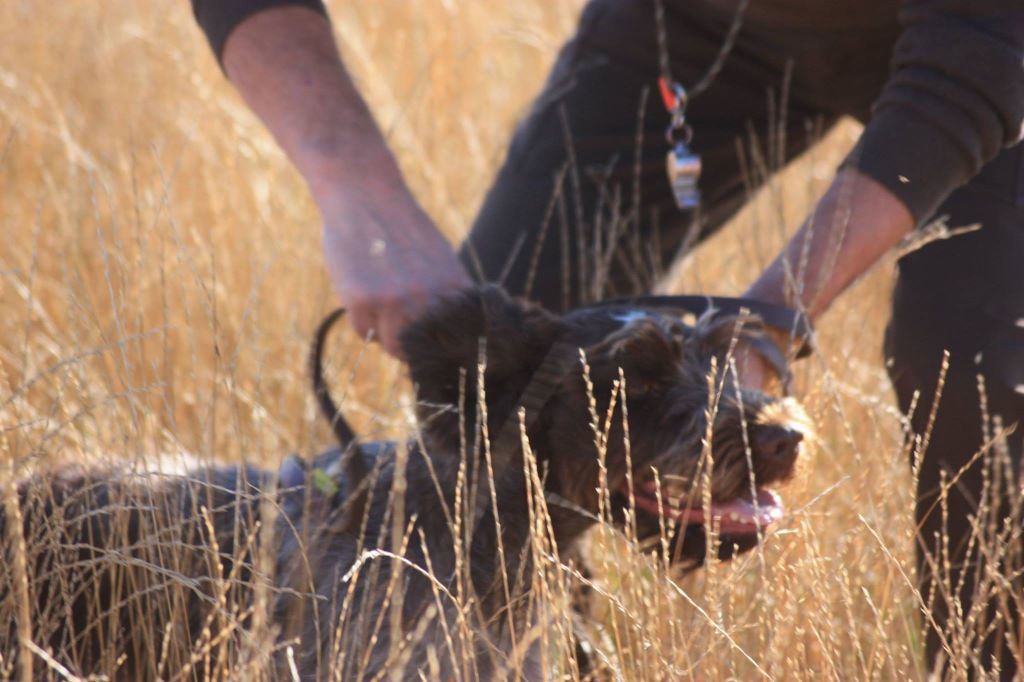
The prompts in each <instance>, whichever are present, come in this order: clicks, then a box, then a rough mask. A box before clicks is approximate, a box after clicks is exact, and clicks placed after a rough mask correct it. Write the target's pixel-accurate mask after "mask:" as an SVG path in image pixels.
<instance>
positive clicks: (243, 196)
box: [0, 0, 925, 680]
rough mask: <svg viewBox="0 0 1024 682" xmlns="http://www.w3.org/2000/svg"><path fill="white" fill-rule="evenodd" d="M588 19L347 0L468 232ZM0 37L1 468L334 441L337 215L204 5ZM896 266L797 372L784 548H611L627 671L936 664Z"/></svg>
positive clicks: (368, 61) (827, 324) (792, 172)
mask: <svg viewBox="0 0 1024 682" xmlns="http://www.w3.org/2000/svg"><path fill="white" fill-rule="evenodd" d="M580 4H581V3H580V2H579V1H578V0H576V1H574V2H572V3H551V2H540V1H538V0H527V1H525V2H516V3H496V2H480V3H469V2H456V1H455V0H424V1H423V2H418V3H406V2H397V1H395V0H387V1H381V0H348V1H346V2H340V0H338V1H335V2H332V3H331V9H332V10H333V18H334V22H335V28H336V32H337V34H338V36H339V38H340V40H341V41H342V43H343V53H344V56H345V59H346V62H347V64H348V65H349V67H350V69H351V70H352V71H353V73H354V74H355V75H356V76H357V78H358V80H359V82H360V84H361V86H362V91H363V93H364V94H365V96H366V97H367V99H368V100H369V102H370V103H371V106H372V108H373V110H374V112H375V114H376V116H377V118H378V121H379V122H380V124H381V126H382V128H383V129H384V130H385V131H386V132H387V135H388V138H389V140H390V142H391V144H392V147H393V148H394V150H395V151H396V153H397V155H398V157H399V159H400V162H401V163H402V166H403V169H404V171H405V173H406V176H407V177H408V180H409V183H410V185H411V186H412V187H413V189H414V190H415V193H416V194H417V196H418V197H419V198H420V200H421V201H422V202H423V204H424V205H425V207H426V208H427V210H428V211H429V213H430V214H431V215H432V216H433V217H434V218H435V219H436V220H437V222H438V224H439V225H440V226H441V227H442V229H443V230H444V232H445V233H446V234H447V235H448V236H449V237H450V238H451V239H452V240H453V241H457V240H458V239H459V238H461V236H462V235H463V234H464V233H465V231H466V229H467V226H468V225H469V223H470V221H471V219H472V216H473V214H474V211H475V209H476V206H477V204H478V203H479V201H480V199H481V197H482V195H483V192H484V191H485V189H486V187H487V184H488V180H489V178H490V177H491V175H492V174H493V172H494V171H495V169H496V167H497V164H498V163H499V162H500V160H501V157H502V154H503V152H504V146H505V144H506V142H507V140H508V138H509V135H510V133H511V130H512V127H513V125H514V123H515V121H516V120H517V119H518V118H519V117H520V116H521V115H522V114H523V112H524V110H525V108H526V107H527V106H528V104H529V102H530V98H531V95H532V93H534V92H535V91H536V90H537V88H538V87H539V85H540V84H541V82H542V80H543V78H544V76H545V73H546V69H547V68H548V66H549V65H550V63H551V62H552V60H553V58H554V55H555V53H556V50H557V49H558V47H559V45H560V43H561V41H562V40H563V39H564V38H565V37H566V36H567V35H568V34H569V33H570V31H571V30H572V27H573V25H574V19H575V14H576V12H577V11H578V9H579V6H580ZM0 35H2V36H3V38H2V39H0V235H2V237H3V245H2V248H0V309H2V310H3V315H2V316H0V426H2V436H0V460H2V461H3V462H4V467H6V468H4V469H0V472H3V473H2V475H4V476H8V477H9V476H10V475H12V474H13V475H16V476H22V475H25V474H26V473H27V472H29V471H30V470H31V469H32V468H34V467H38V466H39V465H40V464H43V463H45V462H52V461H62V460H65V459H69V458H70V459H93V458H100V459H102V458H111V457H115V458H121V457H127V458H136V457H143V458H145V457H154V456H156V455H159V454H161V453H168V452H179V451H188V452H193V453H200V454H201V455H202V456H210V457H213V458H215V459H218V460H238V459H242V458H244V459H245V460H247V461H250V462H253V463H256V464H260V465H267V466H272V465H276V463H277V462H278V461H279V460H280V459H281V458H282V457H283V456H284V455H286V454H287V453H289V452H299V453H302V454H306V455H311V454H314V453H315V452H317V451H318V450H319V449H322V447H324V446H327V445H329V444H330V434H329V432H328V430H327V429H326V428H325V427H324V426H323V425H322V424H321V423H320V422H319V421H318V418H317V414H316V410H315V406H314V402H313V399H312V395H311V392H310V390H309V388H308V381H307V377H306V364H305V357H306V350H307V344H308V341H309V338H310V335H311V333H312V331H313V329H314V327H315V325H316V323H317V322H318V320H319V319H320V317H321V316H322V315H323V314H324V313H325V312H327V311H328V310H329V309H331V308H332V307H334V305H335V304H336V301H335V299H334V298H333V294H332V292H331V291H330V287H329V284H328V280H327V277H326V273H325V271H324V268H323V265H322V261H321V256H320V242H319V223H318V216H317V213H316V209H315V207H314V205H313V204H312V202H311V200H310V198H309V196H308V194H307V192H306V191H305V188H304V186H303V184H302V181H301V179H300V178H299V176H298V175H297V174H296V173H295V172H294V170H293V169H292V168H291V166H290V165H289V163H288V162H287V160H286V159H285V157H284V156H283V154H282V153H281V152H280V151H279V150H278V149H277V148H276V146H275V144H274V142H273V141H272V139H271V138H270V137H269V136H268V134H267V133H266V132H265V131H264V130H263V129H262V127H261V126H260V124H259V123H258V122H257V121H256V120H255V119H254V118H253V116H252V115H250V114H249V112H248V110H247V109H246V108H245V106H244V105H243V104H242V102H241V100H240V99H239V97H238V96H237V95H236V94H235V93H234V92H233V90H232V89H231V87H230V86H229V85H228V83H227V82H226V81H225V79H224V78H223V77H222V75H221V73H220V71H219V70H218V68H217V66H216V64H215V63H214V60H213V58H212V57H211V55H210V52H209V50H208V48H207V46H206V44H205V41H204V39H203V37H202V35H201V33H200V31H199V30H198V28H197V27H196V26H195V24H194V22H193V20H192V17H191V13H190V11H189V7H188V3H187V2H185V0H177V1H176V2H157V3H140V2H129V1H128V0H108V1H107V2H103V3H91V2H90V3H87V2H46V3H40V2H31V1H29V0H7V1H6V2H3V3H0ZM856 133H857V128H856V126H855V125H854V124H852V123H851V124H844V125H843V126H841V127H840V129H839V130H837V131H835V132H833V133H832V134H831V135H830V136H829V137H828V138H827V139H826V140H825V141H824V143H823V144H821V145H819V147H818V148H817V149H816V150H814V151H813V152H812V153H811V154H810V155H809V157H808V158H805V159H802V160H800V161H799V162H798V163H796V164H794V166H793V167H792V168H790V169H788V170H787V171H786V172H784V173H782V174H781V175H780V176H779V177H777V178H776V179H775V180H773V181H772V182H771V184H770V185H769V186H767V187H766V188H765V189H764V190H762V191H760V192H759V194H758V195H757V197H756V200H755V201H754V202H753V204H752V206H751V207H750V208H749V209H747V210H746V211H744V212H743V214H742V215H741V216H740V217H739V218H738V219H737V220H736V221H735V224H734V225H732V226H730V227H729V228H728V229H726V230H724V231H723V232H722V233H721V234H720V235H719V236H717V237H715V238H714V239H712V240H711V241H710V242H709V243H707V244H705V245H703V246H702V247H701V248H700V249H699V250H698V251H697V252H696V253H695V254H694V255H693V256H691V257H690V259H689V260H688V261H687V262H686V263H685V264H684V265H683V266H682V267H680V268H679V272H678V273H677V280H676V281H675V282H673V283H672V285H671V287H670V288H671V290H673V291H686V292H708V293H718V294H738V293H739V292H740V291H742V289H743V288H744V287H745V286H746V285H747V284H748V283H749V282H750V281H752V280H753V278H754V277H755V276H756V275H757V273H758V271H759V268H760V266H762V265H764V264H766V263H767V262H768V260H769V259H770V258H771V257H773V255H774V253H775V250H776V249H777V248H778V247H779V246H780V245H781V244H782V242H783V239H784V238H785V236H786V234H787V233H789V232H791V231H792V230H793V229H795V227H796V226H797V225H798V223H799V220H800V219H801V217H802V215H803V214H804V212H805V211H806V210H807V209H808V208H809V207H810V206H811V202H812V201H813V199H814V198H815V196H816V194H817V193H818V192H819V191H821V190H822V189H823V188H824V186H825V183H826V182H827V180H828V179H829V178H830V176H831V173H832V170H833V169H834V167H835V165H836V163H837V162H838V161H839V160H840V159H841V158H842V155H843V153H844V152H845V150H846V149H848V148H849V146H850V145H851V143H852V141H853V139H854V137H855V135H856ZM755 234H756V235H757V238H756V239H755V238H754V235H755ZM891 275H892V261H891V260H887V261H885V262H884V263H883V264H882V265H881V266H880V267H878V268H876V269H875V271H873V272H872V273H871V274H870V275H869V276H867V277H865V278H864V279H863V280H862V281H861V282H859V283H858V284H857V285H856V286H855V287H854V288H853V289H851V290H850V291H849V292H848V293H847V294H846V295H845V296H844V297H843V298H842V299H841V300H840V301H839V303H838V304H837V305H836V306H835V307H834V309H832V310H831V311H830V312H829V313H828V314H827V315H826V316H825V317H824V319H823V320H822V321H821V322H820V324H819V328H820V330H821V331H820V352H819V354H818V355H816V356H815V357H814V358H813V359H811V360H810V361H808V362H806V363H803V366H802V367H800V368H799V372H798V374H799V376H798V379H799V381H798V394H799V395H800V396H801V397H802V399H803V400H804V401H805V403H806V406H807V409H808V411H809V412H810V413H811V415H812V416H813V418H814V420H815V421H816V423H817V425H818V432H819V437H818V439H817V443H816V445H815V446H814V447H813V448H812V449H811V450H810V452H809V454H808V456H807V457H806V458H805V460H804V462H803V464H802V469H801V473H800V476H799V478H798V480H796V481H795V482H793V483H792V484H791V485H789V487H788V488H787V489H785V490H784V494H785V496H786V499H787V505H788V508H789V510H790V511H791V516H789V517H788V518H787V519H786V522H785V528H784V530H783V531H782V532H780V533H778V534H776V535H774V536H773V537H772V538H771V539H770V541H769V542H768V543H767V544H766V546H764V547H763V549H761V550H758V551H756V552H753V553H751V554H749V555H745V556H744V557H743V558H742V559H740V560H738V561H736V562H733V563H731V564H723V565H715V566H711V567H709V568H708V569H707V570H704V571H699V572H696V573H695V574H693V575H691V576H687V577H685V578H679V577H672V576H668V575H665V574H664V572H663V571H662V570H661V569H660V568H658V566H657V564H656V563H655V562H654V561H653V560H651V559H649V558H646V557H642V556H640V555H638V554H637V553H636V552H635V550H633V549H632V548H630V547H628V546H627V545H626V544H625V543H622V542H619V541H617V540H612V539H609V537H608V533H606V532H603V531H600V530H599V531H598V532H597V533H595V537H594V538H593V542H594V543H598V544H602V545H603V546H604V551H601V552H597V553H596V555H597V557H598V558H597V560H596V561H595V562H594V569H595V577H596V580H597V583H598V585H599V587H600V590H601V591H604V592H607V593H608V594H611V595H614V599H608V598H600V597H599V598H598V600H597V601H598V604H597V608H596V612H595V613H594V623H593V624H592V626H591V629H592V634H593V636H594V638H595V640H596V641H597V642H598V644H599V646H600V647H601V648H602V649H603V650H604V651H605V652H606V654H607V655H608V657H609V659H610V661H611V662H612V664H613V665H614V666H616V667H617V668H618V669H619V670H620V671H621V673H622V675H623V677H624V678H625V679H627V680H670V679H671V680H675V679H694V680H727V679H739V680H746V679H760V678H763V677H766V678H770V679H776V680H818V679H836V680H861V679H865V680H866V679H901V680H902V679H907V678H910V679H923V677H924V676H925V670H924V667H923V663H922V662H921V660H920V659H921V655H920V650H921V641H922V619H921V614H920V611H919V609H918V606H917V598H916V596H915V593H914V590H913V586H912V580H913V576H914V568H913V563H914V562H913V559H912V501H913V492H912V491H913V481H912V479H911V472H910V470H909V467H908V460H909V456H908V453H907V450H906V449H905V447H904V445H903V443H904V439H903V435H904V434H903V430H902V422H901V417H900V415H899V414H898V412H897V411H896V409H895V407H894V401H893V397H892V393H891V388H890V386H889V383H888V380H887V378H886V375H885V371H884V367H883V362H882V357H881V351H880V347H881V334H882V329H883V326H884V323H885V320H886V316H887V312H888V311H887V299H888V296H889V289H890V285H891ZM332 346H333V348H332V352H331V355H332V361H333V366H334V373H333V383H334V384H335V386H346V388H345V389H344V392H345V403H346V410H347V412H348V414H349V415H350V416H351V417H352V420H353V422H354V423H355V425H356V426H357V427H358V429H359V430H360V431H361V432H362V433H364V434H367V435H371V436H390V437H394V436H396V435H400V434H403V433H408V431H409V425H410V416H409V415H410V409H409V408H410V394H409V391H408V386H407V384H406V383H405V382H404V379H403V371H402V367H401V366H399V365H398V364H397V363H395V362H393V361H391V360H388V359H386V358H384V357H383V356H382V354H381V353H379V352H378V351H377V350H376V349H375V348H364V347H363V344H362V342H361V341H359V340H357V339H356V338H355V337H354V336H353V335H351V334H350V333H349V332H347V331H346V333H345V335H344V336H343V338H342V340H341V341H338V342H336V343H334V344H332ZM347 377H351V380H349V379H348V378H347ZM336 390H340V389H336ZM609 548H613V549H609ZM554 596H557V595H554ZM8 606H9V604H8ZM4 608H7V607H5V606H4V604H3V603H2V602H0V627H3V622H2V621H7V620H9V617H10V616H9V615H8V613H7V612H4V611H3V609H4ZM225 670H227V669H225ZM222 672H224V671H222ZM229 672H230V671H229ZM556 673H557V674H566V675H570V676H571V673H570V672H569V671H568V668H567V667H566V666H565V665H564V664H559V665H556V666H555V667H554V669H553V671H552V675H553V676H554V675H555V674H556ZM14 674H15V671H14V670H13V668H12V667H11V665H10V661H9V660H8V662H7V664H6V667H5V665H4V664H2V663H0V678H3V677H5V676H13V675H14ZM223 676H231V675H230V674H228V673H224V675H223Z"/></svg>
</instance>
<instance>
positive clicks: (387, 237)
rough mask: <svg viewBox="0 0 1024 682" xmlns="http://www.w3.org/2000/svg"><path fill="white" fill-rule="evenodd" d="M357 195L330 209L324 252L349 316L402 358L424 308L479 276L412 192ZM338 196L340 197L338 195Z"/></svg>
mask: <svg viewBox="0 0 1024 682" xmlns="http://www.w3.org/2000/svg"><path fill="white" fill-rule="evenodd" d="M383 193H384V194H386V195H388V196H373V194H375V193H372V192H371V193H370V195H362V196H358V197H355V196H352V195H351V194H349V196H348V197H347V200H344V201H339V202H337V204H336V205H332V206H330V207H321V211H322V212H323V214H324V226H323V249H324V260H325V261H326V263H327V269H328V272H329V273H330V277H331V283H332V284H333V286H334V290H335V292H336V293H337V295H338V297H339V298H340V299H341V302H342V304H343V305H344V306H346V307H347V308H348V319H349V321H350V322H351V324H352V325H353V326H354V327H355V329H356V331H357V332H358V333H359V334H360V335H362V336H363V337H368V336H369V335H371V333H372V338H373V339H375V340H377V341H379V342H380V344H381V345H382V346H383V347H384V350H386V351H387V352H388V353H389V354H391V355H393V356H394V357H396V358H399V359H403V358H402V350H401V347H400V345H399V343H398V338H399V334H400V332H401V331H402V328H403V327H405V325H406V324H408V323H409V322H411V321H412V320H413V319H415V318H416V317H417V316H418V315H419V314H420V313H421V312H422V311H423V309H424V308H425V307H426V306H427V305H429V304H430V303H432V302H433V301H435V300H436V299H438V298H439V297H441V296H444V295H445V294H449V293H452V292H455V291H457V290H458V289H460V288H463V287H466V286H469V285H470V284H471V282H470V279H469V277H468V275H467V274H466V271H465V269H464V268H463V267H462V264H461V263H460V262H459V260H458V258H457V257H456V255H455V252H454V251H453V250H452V247H451V244H449V242H448V240H447V239H445V238H444V236H443V235H442V234H441V233H440V232H439V231H438V229H437V228H436V227H435V226H434V224H433V223H432V222H431V220H430V218H429V217H428V216H427V215H426V214H425V213H424V212H423V210H422V209H421V208H420V207H419V206H418V205H417V204H416V203H415V200H413V199H412V198H411V197H410V196H409V195H408V194H407V193H405V192H403V191H401V190H397V188H396V191H394V192H391V191H384V192H383ZM332 203H334V202H332Z"/></svg>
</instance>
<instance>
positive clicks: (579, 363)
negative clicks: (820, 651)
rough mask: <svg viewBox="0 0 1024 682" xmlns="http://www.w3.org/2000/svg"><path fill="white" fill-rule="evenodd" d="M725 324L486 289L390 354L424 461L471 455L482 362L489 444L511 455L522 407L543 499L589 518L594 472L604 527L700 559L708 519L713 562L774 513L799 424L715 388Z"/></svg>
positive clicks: (455, 302)
mask: <svg viewBox="0 0 1024 682" xmlns="http://www.w3.org/2000/svg"><path fill="white" fill-rule="evenodd" d="M745 324H746V325H748V326H747V327H746V328H745V329H746V331H745V333H757V329H756V326H755V327H754V328H752V327H751V326H750V325H751V324H752V323H751V322H750V321H745ZM737 329H738V320H737V319H736V318H734V317H715V318H711V317H705V318H702V319H701V320H699V321H697V323H696V324H694V325H686V324H684V323H683V322H682V321H681V320H678V319H675V318H672V317H670V316H667V315H663V314H660V313H657V312H655V311H644V310H636V309H630V308H625V307H621V308H616V307H594V308H584V309H580V310H577V311H573V312H570V313H568V314H566V315H562V316H557V315H553V314H551V313H548V312H546V311H545V310H543V309H542V308H540V307H537V306H534V305H531V304H528V303H524V302H521V301H517V300H514V299H511V298H509V297H508V296H507V295H505V294H504V293H503V292H502V291H501V290H500V289H498V288H496V287H492V286H484V287H479V288H476V289H471V290H468V291H466V292H464V293H462V294H460V295H458V296H455V297H452V298H449V299H446V300H444V301H442V302H440V303H438V304H436V305H435V306H433V307H432V308H430V309H429V310H428V311H427V312H426V314H425V315H424V316H423V317H422V318H421V319H419V320H418V321H417V322H415V323H414V324H412V325H410V327H409V328H408V329H407V330H406V331H405V333H404V334H403V337H402V344H403V349H404V351H405V353H406V357H407V358H408V361H409V367H410V371H411V374H412V379H413V382H414V384H415V385H416V386H417V394H418V399H419V404H420V415H419V416H420V421H421V425H422V429H423V436H424V439H425V442H426V445H427V447H428V450H430V451H431V454H432V455H435V456H436V455H437V453H458V452H459V451H460V447H465V443H467V442H468V443H470V444H472V442H473V437H474V433H475V428H476V425H475V420H474V417H475V415H476V414H477V409H476V401H477V396H478V393H477V386H478V380H479V379H480V377H479V376H478V373H477V368H478V363H479V361H480V360H481V357H483V358H484V360H485V365H484V366H485V368H486V369H485V372H484V376H483V381H482V384H483V386H484V387H485V391H486V401H485V403H486V408H487V417H488V419H487V421H488V429H489V435H490V437H491V438H492V439H499V438H501V437H502V436H501V434H503V433H504V431H505V430H507V429H508V428H512V429H513V435H514V436H515V438H513V439H512V440H511V441H510V442H512V443H514V446H516V447H518V445H519V439H518V434H519V424H520V418H519V416H518V413H517V412H518V409H519V407H520V406H522V405H525V406H526V408H527V409H528V410H529V409H533V410H534V411H535V412H536V414H534V415H527V417H526V424H527V426H528V433H529V436H530V442H531V445H532V447H533V449H534V451H535V452H536V454H537V456H538V459H539V460H540V463H541V466H542V467H543V468H544V470H543V472H542V473H543V475H544V476H545V485H546V488H547V490H548V491H549V492H551V493H554V494H555V495H552V499H556V500H557V499H561V500H564V501H568V502H569V503H570V504H571V505H573V506H575V507H579V508H582V509H583V510H586V511H587V512H590V513H592V514H597V513H598V512H599V510H600V494H599V492H598V490H599V488H600V487H601V486H600V481H601V475H602V474H601V470H602V466H603V467H604V468H605V470H606V474H605V475H606V481H607V489H608V490H609V491H610V492H611V496H610V500H609V501H610V504H611V514H612V516H613V518H615V519H617V520H618V521H619V522H620V523H621V522H624V520H625V519H626V513H625V512H626V510H628V509H630V508H632V509H633V510H634V511H635V518H636V521H635V523H636V528H637V533H638V536H639V537H640V539H641V540H644V539H650V538H654V537H657V536H658V535H659V533H660V529H661V528H662V527H663V526H664V527H665V528H667V529H668V531H669V532H670V533H673V534H675V535H676V541H675V542H674V552H675V553H676V558H677V559H678V558H679V557H680V556H683V557H686V558H687V559H690V560H693V561H697V562H700V561H701V560H702V559H703V558H704V552H705V540H706V533H705V527H706V524H707V523H711V524H713V526H714V527H715V528H716V530H717V532H718V533H719V535H720V537H721V538H722V543H721V549H720V556H722V557H723V558H727V557H729V556H731V554H732V553H733V551H734V550H735V549H736V548H737V547H738V548H740V549H749V548H750V547H752V546H754V544H756V542H757V538H758V534H759V532H760V531H763V529H765V528H766V527H767V526H768V525H770V524H771V523H772V522H773V521H775V520H776V519H777V518H778V517H779V516H780V515H781V506H780V503H779V499H778V497H777V496H776V495H775V494H774V493H773V492H771V491H770V489H769V486H770V485H772V484H774V483H779V482H782V481H785V480H786V479H788V478H790V477H791V476H792V474H793V472H794V468H795V464H796V459H797V455H798V452H799V448H800V442H801V440H802V438H803V433H804V430H805V429H806V427H807V420H806V417H805V416H804V414H803V412H802V410H800V408H799V406H798V405H797V404H796V403H795V402H794V401H791V400H788V399H778V398H775V397H772V396H769V395H767V394H765V393H762V392H759V391H750V390H746V389H740V388H738V387H737V386H736V384H735V382H733V381H731V380H729V375H728V373H726V372H724V371H723V370H724V367H725V362H724V360H725V356H726V354H727V351H728V348H729V346H730V343H731V340H732V339H733V338H734V336H735V334H736V331H737ZM481 347H482V348H483V355H481ZM580 350H582V351H583V353H582V355H583V357H584V358H585V361H586V364H587V370H586V372H584V371H583V358H581V356H580V352H579V351H580ZM566 351H568V352H566ZM716 359H717V360H716ZM715 367H717V370H714V369H713V368H715ZM613 402H614V405H613ZM611 407H614V410H610V408H611ZM623 410H625V413H626V417H627V418H625V419H624V418H623V416H624V415H623ZM595 417H596V422H597V428H596V430H595ZM509 422H512V424H511V427H510V425H509ZM625 428H628V429H629V433H628V438H627V437H626V434H625ZM492 442H493V441H492ZM470 446H471V445H470ZM517 453H518V450H517ZM499 456H500V453H499ZM519 470H520V471H521V466H520V469H519ZM556 503H557V502H556Z"/></svg>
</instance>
